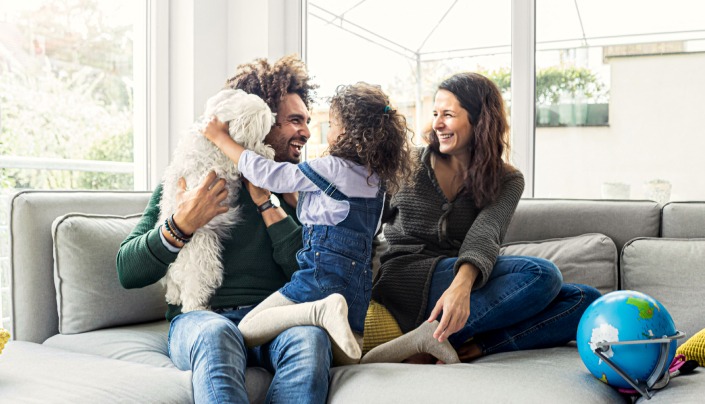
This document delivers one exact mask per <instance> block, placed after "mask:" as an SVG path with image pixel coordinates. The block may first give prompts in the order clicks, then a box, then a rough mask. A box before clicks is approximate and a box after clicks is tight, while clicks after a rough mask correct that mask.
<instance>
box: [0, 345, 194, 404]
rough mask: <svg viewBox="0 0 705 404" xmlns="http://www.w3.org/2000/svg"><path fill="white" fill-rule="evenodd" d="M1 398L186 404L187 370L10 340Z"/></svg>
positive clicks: (0, 371) (1, 366) (1, 368)
mask: <svg viewBox="0 0 705 404" xmlns="http://www.w3.org/2000/svg"><path fill="white" fill-rule="evenodd" d="M0 390H1V391H2V394H0V395H1V396H2V402H5V403H19V402H23V403H25V402H37V403H113V402H124V403H156V402H160V403H189V402H192V392H191V372H183V371H180V370H178V369H176V368H163V367H154V366H149V365H144V364H140V363H134V362H128V361H121V360H115V359H108V358H103V357H100V356H95V355H87V354H79V353H75V352H68V351H64V350H60V349H56V348H51V347H48V346H44V345H40V344H36V343H32V342H22V341H13V342H10V343H8V344H7V346H6V347H5V350H4V352H3V353H2V355H0Z"/></svg>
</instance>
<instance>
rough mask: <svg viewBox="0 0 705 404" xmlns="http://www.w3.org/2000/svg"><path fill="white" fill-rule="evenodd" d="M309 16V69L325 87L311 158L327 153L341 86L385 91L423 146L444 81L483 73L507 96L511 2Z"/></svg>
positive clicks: (335, 7) (339, 9)
mask: <svg viewBox="0 0 705 404" xmlns="http://www.w3.org/2000/svg"><path fill="white" fill-rule="evenodd" d="M307 9H308V16H307V20H306V21H307V29H308V32H307V38H308V43H307V48H306V50H307V62H308V67H309V71H310V72H311V74H312V75H313V76H314V77H315V81H316V82H317V83H318V84H320V86H321V87H320V89H319V90H318V95H319V99H318V103H317V105H316V106H315V108H314V111H313V114H312V116H313V122H312V125H311V132H312V134H311V139H310V140H309V142H308V146H307V149H308V154H307V157H308V158H314V157H317V156H320V155H321V153H323V152H324V151H325V149H326V147H327V144H326V137H325V133H326V131H327V129H328V125H327V122H328V106H327V102H326V98H327V97H330V96H331V95H333V94H334V92H335V88H336V87H337V86H338V85H341V84H352V83H355V82H358V81H365V82H368V83H371V84H377V85H380V86H381V87H382V89H383V90H384V91H385V92H386V93H387V94H388V95H389V96H390V97H391V99H392V103H393V104H394V105H395V106H396V107H397V109H398V110H399V111H400V112H401V113H403V114H405V116H406V118H407V121H408V123H409V127H410V128H412V129H413V130H414V131H415V133H416V136H415V141H416V142H417V143H418V144H422V143H423V142H422V140H421V136H420V134H421V133H422V132H423V131H424V130H428V129H429V128H430V124H431V118H432V113H431V111H432V106H433V95H434V93H435V89H436V87H437V85H438V84H439V83H440V82H441V81H442V80H443V79H444V78H446V77H448V76H450V75H452V74H454V73H457V72H461V71H476V72H481V73H484V74H486V75H488V76H490V77H491V78H493V79H495V81H496V82H497V84H499V86H500V89H502V90H503V94H504V95H505V98H506V97H508V95H509V74H510V65H511V25H510V24H511V1H510V0H501V1H492V0H477V1H461V2H458V1H455V0H438V1H435V2H432V3H429V2H428V1H420V0H389V1H384V2H379V1H359V0H349V1H347V0H346V1H339V0H335V1H334V0H309V1H308V8H307ZM473 15H482V16H483V17H482V18H472V17H470V16H473ZM470 21H472V23H470ZM419 66H420V69H419V68H418V67H419ZM417 83H421V84H420V85H417ZM506 101H507V104H508V105H509V101H510V100H509V99H506ZM417 106H418V107H419V111H418V115H417Z"/></svg>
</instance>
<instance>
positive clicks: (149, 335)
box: [43, 320, 175, 368]
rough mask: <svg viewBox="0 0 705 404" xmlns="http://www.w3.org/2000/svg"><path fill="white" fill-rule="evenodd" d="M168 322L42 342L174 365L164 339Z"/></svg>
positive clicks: (161, 365)
mask: <svg viewBox="0 0 705 404" xmlns="http://www.w3.org/2000/svg"><path fill="white" fill-rule="evenodd" d="M168 335H169V322H168V321H166V320H161V321H157V322H152V323H145V324H137V325H127V326H122V327H115V328H109V329H105V330H96V331H88V332H84V333H80V334H57V335H54V336H53V337H51V338H49V339H47V340H46V341H44V344H43V345H45V346H50V347H53V348H60V349H65V350H67V351H71V352H78V353H86V354H91V355H98V356H103V357H106V358H111V359H120V360H124V361H130V362H137V363H144V364H147V365H152V366H158V367H165V368H173V367H175V366H174V364H173V363H172V362H171V359H169V352H168V346H167V338H168Z"/></svg>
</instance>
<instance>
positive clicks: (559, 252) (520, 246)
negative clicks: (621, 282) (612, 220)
mask: <svg viewBox="0 0 705 404" xmlns="http://www.w3.org/2000/svg"><path fill="white" fill-rule="evenodd" d="M499 254H500V255H528V256H531V257H539V258H544V259H547V260H549V261H551V262H553V263H554V264H556V266H557V267H558V269H560V270H561V274H563V280H564V282H568V283H582V284H586V285H590V286H593V287H595V288H597V289H598V290H599V291H600V292H602V293H603V294H604V293H608V292H611V291H613V290H616V289H617V281H618V275H617V256H618V254H617V247H616V246H615V245H614V242H613V241H612V239H610V238H609V237H607V236H605V235H604V234H597V233H592V234H583V235H581V236H576V237H567V238H556V239H549V240H541V241H531V242H514V243H507V244H505V245H504V246H502V248H501V249H500V252H499Z"/></svg>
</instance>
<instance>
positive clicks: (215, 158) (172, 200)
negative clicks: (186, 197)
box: [157, 89, 274, 313]
mask: <svg viewBox="0 0 705 404" xmlns="http://www.w3.org/2000/svg"><path fill="white" fill-rule="evenodd" d="M213 115H215V116H217V117H218V119H219V120H220V121H221V122H229V131H230V136H231V137H232V138H233V139H234V140H235V141H236V142H237V143H239V144H241V145H242V146H243V147H245V148H246V149H251V150H253V151H255V152H256V153H258V154H260V155H262V156H264V157H267V158H269V159H272V158H274V149H272V148H271V147H270V146H268V145H265V144H264V143H263V140H264V137H265V136H266V135H267V133H268V132H269V130H270V129H271V127H272V124H273V123H274V116H273V114H272V111H271V110H270V109H269V107H268V106H267V104H266V103H265V102H264V101H263V100H262V99H261V98H259V97H257V96H256V95H252V94H247V93H245V92H244V91H242V90H230V89H228V90H222V91H220V92H219V93H218V94H216V95H215V96H213V97H211V98H210V99H209V100H208V102H207V103H206V110H205V112H204V114H203V115H202V116H201V118H200V119H199V120H197V122H196V123H194V125H193V126H192V127H191V129H190V130H189V131H188V132H187V133H186V134H185V135H184V136H183V137H182V138H181V140H180V141H179V144H178V146H177V148H176V152H175V153H174V159H173V161H172V163H171V164H170V165H169V167H168V168H167V169H166V172H165V174H164V188H163V192H162V199H161V201H160V204H159V208H160V211H161V217H160V221H159V222H158V223H157V227H159V226H161V225H162V224H163V223H164V220H165V219H166V218H167V217H169V216H171V215H172V214H173V213H174V212H175V211H176V193H177V190H178V186H177V183H178V181H179V178H181V177H183V178H184V179H185V180H186V189H191V188H194V187H196V186H198V185H199V184H200V183H201V182H202V181H203V179H204V178H205V177H206V175H207V174H208V172H209V171H215V173H216V174H217V176H218V177H219V178H224V179H225V181H226V188H227V190H228V196H227V198H226V199H225V201H224V202H223V204H226V205H227V206H230V209H229V210H228V211H227V212H226V213H223V214H221V215H218V216H216V217H215V218H213V220H211V221H210V222H209V223H208V224H206V225H205V226H203V227H202V228H200V229H198V230H197V231H196V232H195V233H194V234H193V237H192V238H191V241H190V242H189V243H187V244H186V245H184V247H183V248H182V250H181V251H180V252H179V255H178V257H177V259H176V261H174V263H172V264H171V265H170V266H169V269H168V271H167V273H166V276H165V277H164V280H163V281H164V283H165V286H166V301H167V302H168V303H170V304H174V305H179V304H180V305H181V306H182V309H181V310H182V312H184V313H185V312H189V311H193V310H206V309H208V308H209V307H208V303H209V301H210V298H211V296H212V295H213V292H214V291H215V290H216V289H217V288H218V287H219V286H220V285H221V284H222V282H223V263H222V259H221V252H222V248H223V245H222V240H223V238H225V237H227V236H228V235H229V234H230V233H229V230H230V228H231V227H232V226H233V225H235V224H236V223H237V222H238V220H239V210H240V208H239V207H236V206H233V203H234V201H235V200H237V197H238V193H239V192H240V189H241V187H242V182H241V180H240V172H239V170H238V169H237V165H236V164H235V163H233V161H232V160H230V159H229V158H228V157H227V156H226V155H225V154H223V153H222V152H221V151H220V150H219V149H218V148H217V147H216V146H215V145H214V144H213V143H211V142H210V141H209V140H208V139H206V138H205V137H204V136H203V134H202V133H201V131H200V129H201V128H203V127H204V125H205V124H206V123H208V121H209V120H210V118H211V117H212V116H213Z"/></svg>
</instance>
